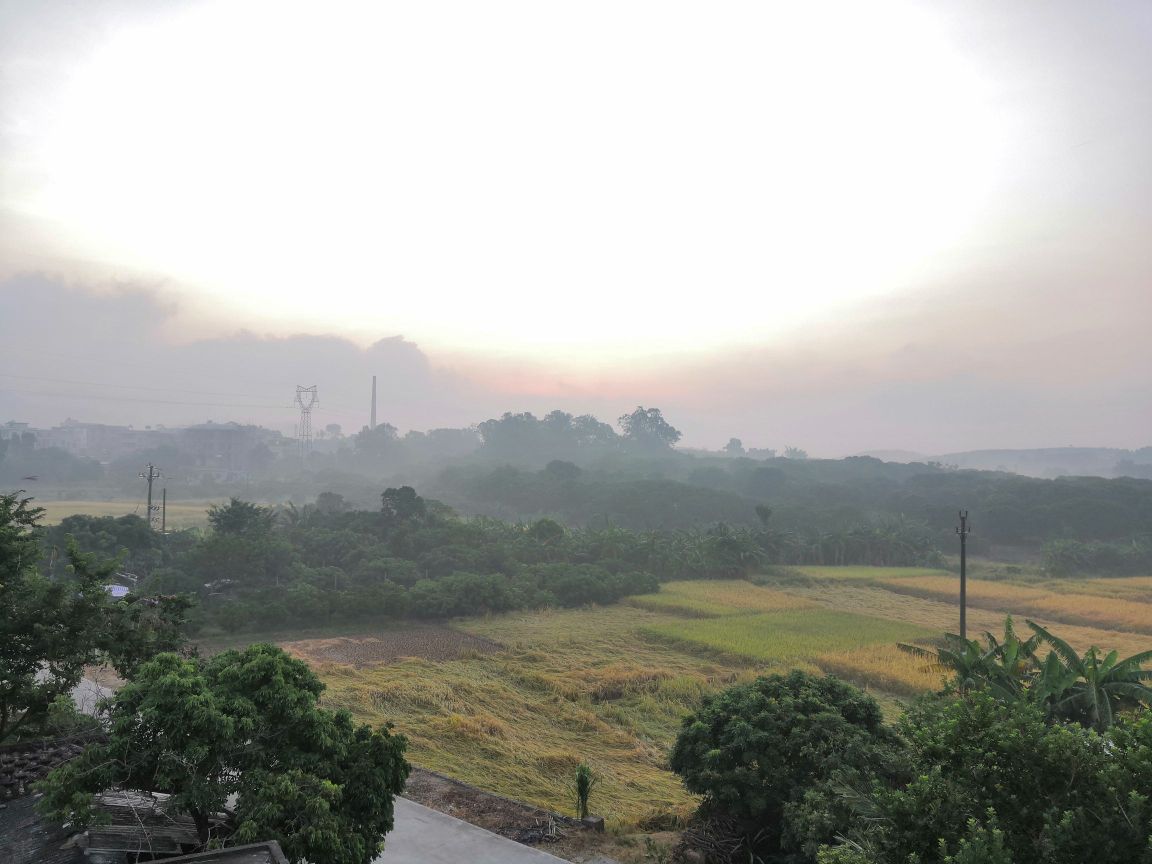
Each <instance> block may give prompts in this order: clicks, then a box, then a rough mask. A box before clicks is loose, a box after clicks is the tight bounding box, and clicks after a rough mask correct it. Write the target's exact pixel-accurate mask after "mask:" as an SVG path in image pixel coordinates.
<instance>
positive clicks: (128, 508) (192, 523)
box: [34, 496, 217, 530]
mask: <svg viewBox="0 0 1152 864" xmlns="http://www.w3.org/2000/svg"><path fill="white" fill-rule="evenodd" d="M34 503H35V505H36V506H37V507H43V508H44V517H43V522H44V524H45V525H55V524H57V523H59V522H61V521H62V520H63V519H64V518H65V517H66V516H73V515H76V514H77V513H81V514H84V515H86V516H128V515H132V514H135V515H137V516H139V517H141V518H143V517H144V514H145V511H146V510H147V504H146V502H145V501H144V500H143V499H141V500H138V501H136V500H125V501H50V500H43V499H37V500H36V501H35V502H34ZM153 503H155V504H159V503H160V501H159V496H157V498H156V500H155V501H154V502H153ZM213 503H217V502H213V501H196V502H187V501H182V502H180V503H179V504H177V503H174V502H171V501H170V502H168V514H167V520H166V523H167V527H169V528H173V529H177V530H179V529H183V528H203V527H205V526H207V524H208V508H209V507H211V506H212V504H213Z"/></svg>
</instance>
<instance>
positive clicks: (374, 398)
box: [368, 375, 376, 429]
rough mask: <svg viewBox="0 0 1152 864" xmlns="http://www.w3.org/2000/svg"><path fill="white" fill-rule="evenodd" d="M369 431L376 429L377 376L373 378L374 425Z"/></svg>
mask: <svg viewBox="0 0 1152 864" xmlns="http://www.w3.org/2000/svg"><path fill="white" fill-rule="evenodd" d="M368 428H369V429H375V428H376V376H375V375H373V376H372V424H371V425H370V426H369V427H368Z"/></svg>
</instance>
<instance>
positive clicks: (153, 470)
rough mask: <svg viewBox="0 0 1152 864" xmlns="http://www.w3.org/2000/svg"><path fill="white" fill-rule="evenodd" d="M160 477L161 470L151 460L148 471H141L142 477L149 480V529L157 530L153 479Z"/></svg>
mask: <svg viewBox="0 0 1152 864" xmlns="http://www.w3.org/2000/svg"><path fill="white" fill-rule="evenodd" d="M159 477H160V471H159V469H157V467H156V466H155V465H153V464H152V463H151V462H149V463H148V468H147V471H141V472H140V479H141V480H147V481H148V530H149V531H153V530H155V519H154V518H153V512H152V481H153V480H157V479H159Z"/></svg>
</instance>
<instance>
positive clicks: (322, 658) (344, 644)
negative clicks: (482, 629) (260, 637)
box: [280, 626, 501, 803]
mask: <svg viewBox="0 0 1152 864" xmlns="http://www.w3.org/2000/svg"><path fill="white" fill-rule="evenodd" d="M280 644H281V647H283V648H284V650H285V651H287V652H288V653H290V654H293V655H295V656H296V657H299V658H300V659H301V660H305V661H307V662H309V663H343V664H345V665H348V666H355V667H357V668H360V667H364V666H374V665H378V664H382V663H394V662H396V661H397V660H400V659H401V658H404V657H422V658H424V659H426V660H455V659H457V658H459V657H465V656H468V655H470V654H490V653H492V652H493V651H497V650H499V649H500V647H501V646H500V643H498V642H493V641H492V640H491V639H485V638H483V637H482V636H473V635H472V634H470V633H462V632H460V631H459V630H453V629H452V628H450V627H436V626H425V627H404V628H401V629H397V630H390V631H385V632H381V633H376V634H373V635H371V636H339V637H335V638H331V639H300V640H297V641H295V642H282V643H280ZM420 803H423V802H420Z"/></svg>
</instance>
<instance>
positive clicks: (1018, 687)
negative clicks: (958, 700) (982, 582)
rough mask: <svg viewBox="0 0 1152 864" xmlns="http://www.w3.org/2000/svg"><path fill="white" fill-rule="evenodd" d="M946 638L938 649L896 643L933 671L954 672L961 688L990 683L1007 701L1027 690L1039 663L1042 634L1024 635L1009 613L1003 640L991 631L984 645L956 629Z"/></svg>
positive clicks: (996, 694) (997, 693)
mask: <svg viewBox="0 0 1152 864" xmlns="http://www.w3.org/2000/svg"><path fill="white" fill-rule="evenodd" d="M944 639H945V644H944V645H941V646H939V647H937V648H935V649H929V648H923V647H921V646H919V645H907V644H903V643H901V644H899V645H897V646H896V647H897V648H899V649H900V650H901V651H903V652H904V653H906V654H910V655H912V656H914V657H918V658H920V659H922V660H926V661H928V663H927V668H928V669H929V670H930V671H934V672H947V673H951V674H952V675H953V676H954V683H955V685H956V688H957V689H958V690H959V691H960V692H965V691H967V690H971V689H973V688H976V687H987V688H988V689H989V690H990V691H991V692H992V693H993V694H994V695H995V696H996V697H997V698H999V699H1003V700H1004V701H1012V700H1015V699H1019V698H1021V696H1022V695H1023V694H1024V692H1025V690H1026V688H1027V686H1028V683H1029V680H1030V678H1031V677H1032V674H1033V671H1034V670H1035V667H1036V646H1037V645H1038V644H1039V642H1040V637H1039V636H1031V637H1029V638H1028V639H1023V640H1022V639H1020V637H1019V636H1018V635H1017V634H1016V630H1015V628H1014V627H1013V626H1012V618H1011V617H1008V618H1006V619H1005V620H1004V637H1003V640H1001V639H998V638H997V637H995V636H993V635H992V634H991V633H987V632H986V633H985V634H984V643H985V644H984V645H981V644H980V642H979V641H978V640H976V639H961V638H960V637H959V636H957V635H956V634H954V633H949V634H947V635H946V636H945V637H944Z"/></svg>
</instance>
